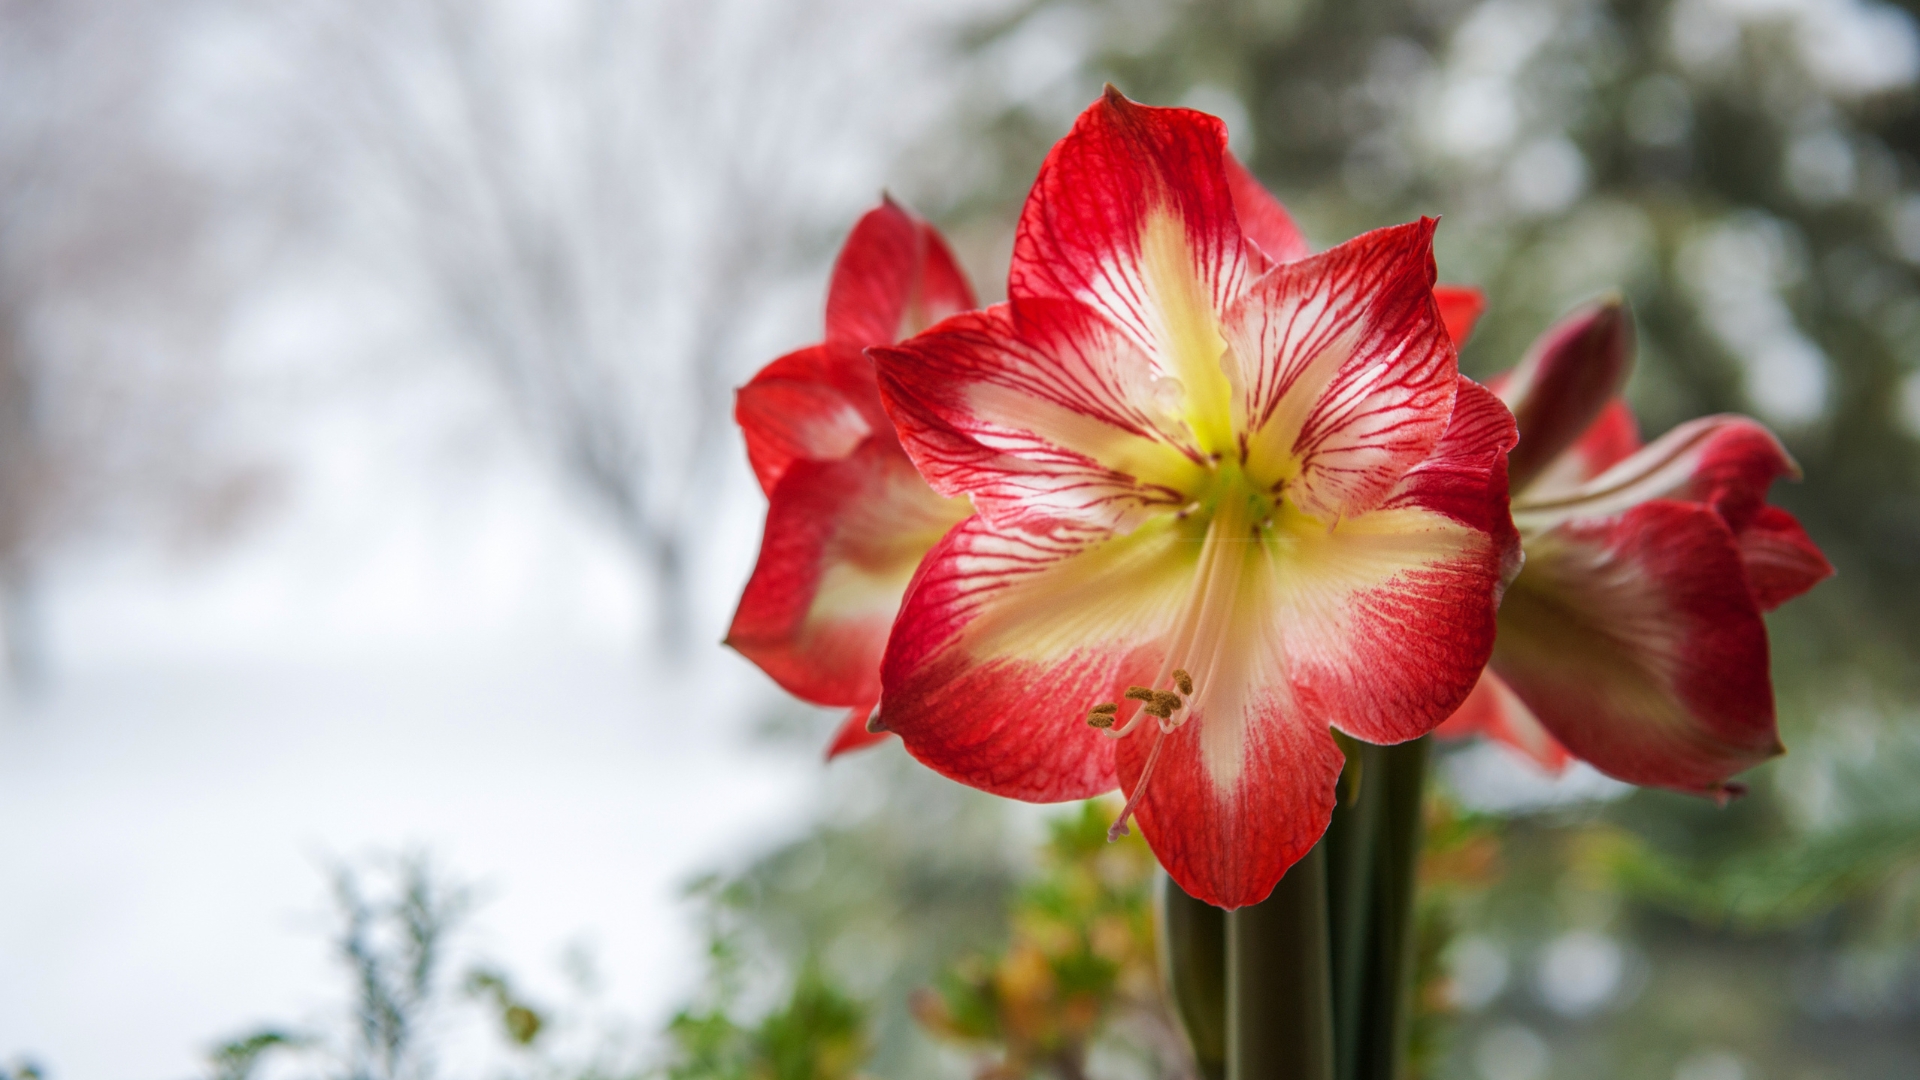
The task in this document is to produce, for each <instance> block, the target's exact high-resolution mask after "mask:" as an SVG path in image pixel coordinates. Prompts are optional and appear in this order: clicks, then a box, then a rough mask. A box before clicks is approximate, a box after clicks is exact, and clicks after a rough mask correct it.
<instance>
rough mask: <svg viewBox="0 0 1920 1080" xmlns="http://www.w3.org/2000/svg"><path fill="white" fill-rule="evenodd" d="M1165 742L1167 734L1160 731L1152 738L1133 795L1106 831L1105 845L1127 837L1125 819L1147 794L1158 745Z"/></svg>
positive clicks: (1158, 749) (1158, 756)
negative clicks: (1150, 746) (1151, 745)
mask: <svg viewBox="0 0 1920 1080" xmlns="http://www.w3.org/2000/svg"><path fill="white" fill-rule="evenodd" d="M1166 741H1167V733H1166V732H1165V731H1161V732H1160V733H1158V734H1156V735H1155V736H1154V737H1153V749H1151V750H1149V751H1147V763H1146V765H1145V766H1144V767H1142V768H1141V770H1140V779H1139V780H1137V781H1135V782H1134V785H1133V794H1132V795H1129V796H1128V797H1127V805H1125V806H1123V807H1121V808H1120V816H1119V817H1118V818H1117V819H1115V820H1114V823H1113V827H1112V828H1110V829H1108V830H1107V843H1109V844H1111V843H1113V842H1114V841H1115V840H1118V839H1120V838H1121V837H1123V836H1125V835H1127V819H1128V818H1130V817H1132V816H1133V808H1134V805H1135V804H1136V803H1138V802H1139V801H1140V796H1142V795H1145V794H1146V793H1147V781H1148V780H1149V779H1151V778H1152V777H1153V767H1154V765H1155V764H1156V763H1158V762H1159V760H1160V744H1161V743H1164V742H1166Z"/></svg>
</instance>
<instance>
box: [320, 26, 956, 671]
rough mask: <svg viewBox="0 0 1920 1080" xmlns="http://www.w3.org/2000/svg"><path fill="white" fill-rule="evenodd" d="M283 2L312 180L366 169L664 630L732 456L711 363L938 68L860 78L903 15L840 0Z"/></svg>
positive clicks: (889, 52)
mask: <svg viewBox="0 0 1920 1080" xmlns="http://www.w3.org/2000/svg"><path fill="white" fill-rule="evenodd" d="M298 10H299V15H298V16H296V17H295V18H294V19H293V20H292V21H293V23H294V25H295V28H296V31H297V34H296V40H301V41H304V42H307V43H309V44H310V46H311V49H310V54H309V55H308V57H307V58H306V63H305V71H304V75H305V77H304V78H303V80H302V85H303V87H304V88H305V92H306V98H307V100H305V101H304V103H303V111H304V112H305V113H306V114H307V115H308V116H310V117H312V118H313V119H314V120H315V121H316V122H317V124H318V130H320V131H321V132H322V133H323V134H324V136H325V137H326V138H328V139H329V143H330V145H333V146H336V147H338V148H339V152H340V153H341V155H342V156H343V157H344V158H345V159H346V163H345V165H344V166H343V165H341V164H340V163H335V166H334V168H333V169H332V170H330V171H331V172H332V173H333V177H332V179H333V181H334V182H335V183H337V184H338V185H339V190H338V191H337V192H335V194H336V195H337V196H338V197H339V198H340V199H341V200H343V202H344V203H345V204H347V205H348V206H349V207H351V209H353V210H358V209H360V208H361V207H362V206H364V205H367V204H368V203H369V195H370V193H377V195H375V196H374V198H373V200H372V205H374V206H376V207H378V208H379V210H381V211H384V212H385V215H384V218H385V220H384V224H385V225H386V227H387V231H389V232H391V233H392V234H393V235H394V236H395V238H396V239H397V240H398V244H399V247H400V253H401V258H402V259H404V260H406V261H407V262H408V263H409V264H410V268H411V269H412V271H413V273H414V275H415V277H416V278H417V280H419V281H420V283H421V285H422V288H423V290H424V292H425V294H426V295H425V298H424V299H425V303H426V305H427V306H428V308H429V310H432V311H435V312H437V313H438V314H439V315H440V317H441V319H442V321H443V322H444V324H445V325H446V326H447V327H448V328H449V329H450V330H451V331H452V333H453V334H454V336H455V338H456V339H457V341H458V342H459V343H460V344H461V346H462V347H463V349H464V350H465V351H466V352H467V353H468V354H469V355H471V356H472V358H473V359H474V360H475V361H477V362H478V363H479V364H480V365H481V366H482V367H483V368H484V369H485V371H487V372H488V373H489V374H490V375H492V376H493V377H494V379H495V381H496V382H497V384H498V385H499V386H500V388H501V389H502V390H503V391H504V392H505V394H506V395H507V397H508V399H509V400H510V401H511V403H512V405H513V406H514V408H515V409H516V410H517V411H518V413H519V414H520V416H521V417H522V418H523V419H524V421H525V423H526V425H527V427H528V429H529V430H530V432H531V433H532V435H533V437H534V439H535V441H536V442H537V444H538V445H539V446H540V447H541V448H542V449H543V451H544V452H545V453H546V454H547V455H548V456H549V457H550V459H551V460H552V461H553V462H554V463H555V465H556V466H557V467H558V469H559V470H560V472H561V474H562V475H563V476H564V477H566V478H567V479H568V480H569V481H570V482H571V483H572V484H573V485H574V487H576V488H577V489H578V490H580V491H581V492H583V493H584V494H585V495H586V496H587V497H588V498H589V500H590V501H591V503H592V504H594V505H596V506H597V507H598V508H599V509H600V510H602V511H604V513H605V516H606V519H607V520H608V521H609V522H611V524H612V526H613V529H614V531H615V532H616V533H617V535H618V536H619V537H620V539H621V540H622V542H623V543H624V544H625V546H626V548H627V549H628V551H630V552H631V554H632V556H633V558H634V560H635V562H636V564H637V565H638V566H639V568H640V569H641V570H642V572H643V574H645V575H646V577H647V578H648V579H649V580H651V581H652V583H653V585H654V588H655V590H656V593H657V598H656V600H657V602H656V604H655V605H654V610H655V612H656V613H657V619H658V623H657V629H658V631H659V634H660V636H661V638H662V639H663V641H664V642H665V643H667V644H669V645H673V646H676V647H677V646H679V645H681V644H682V640H681V638H682V635H683V633H684V631H686V630H687V629H688V627H687V625H686V620H687V617H688V615H689V611H688V607H687V605H688V597H687V596H686V595H685V590H686V589H687V588H688V576H689V573H690V567H689V565H688V563H689V557H690V549H689V545H690V544H692V543H694V542H695V539H696V537H697V536H698V535H699V533H700V530H701V528H702V527H703V526H704V524H705V522H706V520H707V517H708V516H709V513H710V511H711V509H712V508H713V505H714V502H713V499H712V498H711V495H712V488H713V485H714V483H715V481H716V479H717V478H718V477H719V476H720V475H722V473H721V471H720V466H721V464H722V463H723V462H728V461H731V460H734V459H735V457H736V451H735V450H734V448H733V444H732V442H731V441H730V440H731V430H732V429H731V426H730V425H729V424H728V422H727V420H728V415H729V413H730V411H731V405H732V389H733V387H734V386H735V385H736V384H738V383H739V382H741V381H743V379H744V377H745V375H746V374H747V373H748V372H750V371H751V369H752V367H753V366H755V365H757V364H759V363H763V362H765V361H766V360H768V359H770V358H771V356H772V354H773V352H774V351H776V350H777V349H778V348H779V347H780V342H781V341H783V340H794V341H796V342H797V341H798V340H799V338H798V337H794V336H792V335H793V331H792V330H791V329H789V324H790V320H784V319H783V318H782V316H783V315H784V314H785V312H784V310H783V309H782V306H781V305H780V303H778V301H779V300H780V299H781V295H782V293H783V291H785V290H787V289H788V288H789V287H790V286H791V284H792V282H793V279H794V277H795V273H796V271H797V270H801V269H806V270H809V271H811V270H813V269H815V267H814V266H813V263H812V262H811V261H810V260H813V259H817V258H818V257H819V256H820V255H821V254H823V253H824V252H825V251H826V250H829V249H828V248H827V243H828V241H829V240H830V239H837V236H838V234H839V233H840V232H841V231H842V230H844V228H845V227H846V224H847V223H848V222H849V221H851V220H852V218H853V216H854V213H855V210H856V208H857V207H859V206H860V205H862V204H865V203H869V202H871V201H872V200H873V199H874V197H875V196H876V195H877V193H878V188H879V182H880V178H881V176H883V175H884V171H885V168H886V158H887V153H888V151H889V149H890V144H891V142H893V141H895V140H897V137H898V136H897V135H896V134H895V132H897V131H898V130H900V129H901V128H902V127H903V126H907V127H909V129H910V128H911V127H912V126H914V125H916V124H919V123H924V117H927V116H930V115H932V111H931V105H932V103H933V102H935V101H937V100H938V98H939V94H940V88H939V83H938V81H937V80H932V79H923V80H920V81H919V82H917V83H915V84H912V85H911V86H903V87H891V88H889V89H888V91H887V92H885V93H876V92H874V90H875V84H876V83H877V82H880V81H884V80H885V79H886V78H887V77H888V75H889V73H891V72H895V71H903V70H911V69H912V68H913V64H914V58H915V57H916V56H917V55H919V51H918V50H919V46H920V45H921V44H922V43H923V41H924V39H925V38H926V36H927V35H925V34H924V33H923V32H920V31H919V28H920V27H921V26H922V25H923V23H924V21H925V19H926V16H924V15H920V16H915V15H913V14H912V13H911V12H910V11H909V12H907V13H906V14H904V15H903V14H896V13H883V12H880V11H877V10H875V9H872V8H869V7H861V6H860V5H857V4H855V3H852V2H851V0H805V2H801V3H772V2H767V0H724V2H718V3H710V4H683V3H672V2H666V0H656V2H648V3H633V4H620V3H604V2H594V0H580V2H575V3H566V4H528V3H516V2H512V0H497V2H490V3H483V4H459V3H452V2H450V0H406V2H403V3H398V4H395V3H385V2H383V3H350V4H344V5H343V4H337V3H325V4H310V5H304V6H302V7H300V8H299V9H298ZM860 176H866V177H870V179H867V180H865V181H861V180H854V181H853V182H852V183H851V184H849V182H848V181H849V178H852V177H860ZM850 189H851V190H850ZM804 310H807V311H809V312H814V311H817V310H818V299H817V298H813V299H811V301H810V302H809V303H808V305H807V306H806V308H805V309H804ZM804 333H805V332H804V331H802V332H801V336H804ZM757 350H763V351H764V354H762V352H761V351H757Z"/></svg>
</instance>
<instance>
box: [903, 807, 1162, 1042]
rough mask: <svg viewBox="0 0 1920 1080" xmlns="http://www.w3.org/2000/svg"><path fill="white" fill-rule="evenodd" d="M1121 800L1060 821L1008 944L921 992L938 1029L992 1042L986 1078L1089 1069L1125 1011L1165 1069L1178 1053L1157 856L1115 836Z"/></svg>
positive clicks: (924, 1018) (925, 1017) (956, 967)
mask: <svg viewBox="0 0 1920 1080" xmlns="http://www.w3.org/2000/svg"><path fill="white" fill-rule="evenodd" d="M1119 809H1120V808H1119V805H1118V804H1117V803H1111V802H1108V801H1105V800H1093V801H1090V802H1087V803H1084V804H1082V805H1081V806H1080V807H1079V809H1078V810H1077V812H1071V813H1068V814H1064V815H1062V816H1059V817H1056V818H1055V819H1053V820H1052V821H1051V822H1049V824H1048V837H1047V842H1046V845H1045V847H1044V848H1043V849H1042V855H1041V862H1040V868H1039V873H1038V874H1037V875H1036V876H1035V877H1034V878H1033V879H1032V880H1031V881H1029V882H1027V883H1026V884H1025V885H1023V886H1022V887H1021V888H1020V890H1019V893H1018V895H1017V897H1016V899H1015V900H1014V903H1013V910H1012V912H1011V915H1010V918H1009V925H1010V927H1011V938H1010V940H1009V941H1008V943H1007V944H1006V946H1005V947H1004V948H1003V949H1000V950H998V951H994V952H981V953H975V954H972V955H969V956H967V957H965V958H963V959H961V960H960V961H958V962H956V963H954V964H953V965H951V966H949V967H948V968H947V969H946V971H945V972H943V973H942V975H941V977H940V979H939V981H938V984H937V989H924V990H922V991H920V992H919V993H918V994H917V995H916V996H915V998H914V1012H915V1015H916V1016H917V1017H918V1018H919V1020H920V1023H921V1024H922V1026H924V1027H925V1028H926V1029H927V1030H928V1031H930V1032H932V1033H934V1034H935V1035H938V1036H940V1037H942V1038H945V1039H949V1040H953V1041H956V1042H959V1043H962V1044H965V1045H972V1046H974V1047H976V1048H985V1053H984V1054H983V1055H982V1058H983V1060H982V1062H981V1063H980V1065H979V1067H978V1071H977V1072H976V1073H975V1075H976V1076H978V1077H979V1078H981V1080H1021V1078H1025V1077H1029V1076H1055V1077H1060V1078H1062V1080H1079V1078H1081V1077H1084V1076H1086V1075H1087V1057H1088V1051H1089V1049H1090V1048H1091V1045H1092V1043H1093V1042H1094V1040H1095V1039H1096V1038H1097V1037H1098V1036H1099V1035H1100V1034H1101V1033H1102V1032H1103V1030H1105V1029H1106V1028H1107V1027H1108V1025H1109V1024H1111V1023H1114V1021H1115V1020H1116V1018H1117V1017H1124V1024H1123V1026H1124V1028H1125V1031H1124V1034H1125V1035H1128V1036H1132V1037H1133V1046H1132V1049H1133V1050H1134V1051H1135V1052H1136V1053H1138V1054H1139V1055H1141V1056H1143V1057H1144V1058H1146V1059H1147V1060H1149V1061H1151V1062H1152V1063H1153V1064H1154V1065H1155V1066H1156V1069H1157V1074H1160V1075H1165V1073H1164V1072H1159V1071H1158V1067H1159V1066H1161V1065H1162V1064H1163V1062H1162V1061H1161V1059H1162V1058H1164V1057H1169V1056H1172V1057H1174V1059H1175V1061H1176V1062H1177V1061H1178V1045H1179V1035H1178V1033H1177V1030H1176V1029H1175V1028H1174V1027H1173V1024H1172V1020H1171V1017H1170V1015H1169V1013H1168V1011H1167V1006H1166V1002H1165V1000H1164V998H1163V996H1162V994H1161V990H1160V982H1159V974H1158V965H1157V959H1156V956H1157V954H1156V950H1155V944H1154V916H1153V904H1152V888H1151V886H1152V882H1153V879H1154V876H1155V874H1156V864H1155V862H1154V859H1153V852H1152V851H1150V850H1149V849H1148V848H1147V845H1146V842H1145V841H1144V840H1142V839H1141V838H1140V837H1139V835H1138V834H1129V835H1127V836H1124V837H1122V838H1120V840H1119V841H1118V842H1109V841H1108V840H1107V828H1108V826H1109V825H1111V824H1112V822H1113V819H1114V816H1115V815H1116V814H1117V813H1118V812H1119ZM1117 1034H1119V1033H1117Z"/></svg>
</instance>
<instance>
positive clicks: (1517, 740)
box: [1433, 671, 1573, 776]
mask: <svg viewBox="0 0 1920 1080" xmlns="http://www.w3.org/2000/svg"><path fill="white" fill-rule="evenodd" d="M1433 734H1434V737H1435V738H1440V739H1465V738H1470V737H1472V736H1475V735H1484V736H1486V737H1487V738H1489V739H1492V740H1494V741H1495V742H1499V743H1502V744H1504V745H1506V746H1509V747H1511V748H1513V749H1514V750H1516V751H1518V752H1519V753H1520V754H1521V755H1522V756H1524V757H1525V758H1527V759H1528V760H1529V761H1531V762H1533V763H1534V764H1535V765H1538V766H1540V768H1541V769H1543V770H1545V771H1546V772H1547V773H1549V774H1550V775H1553V776H1558V775H1560V774H1561V773H1563V772H1565V771H1567V766H1568V765H1571V764H1572V763H1573V755H1572V754H1569V753H1567V748H1566V747H1564V746H1561V745H1560V742H1559V740H1557V739H1555V738H1554V737H1553V735H1552V734H1551V733H1550V732H1548V731H1547V729H1546V727H1545V726H1543V725H1542V724H1541V723H1540V718H1539V717H1537V716H1535V715H1533V710H1532V709H1529V708H1527V703H1526V702H1524V701H1521V700H1520V697H1519V695H1517V694H1515V693H1514V692H1513V690H1512V688H1511V687H1509V686H1508V685H1507V684H1506V683H1504V682H1501V681H1500V676H1498V675H1495V674H1494V673H1493V672H1491V671H1483V672H1481V673H1480V681H1479V682H1477V683H1475V684H1474V686H1473V693H1471V694H1468V695H1467V700H1466V701H1464V702H1462V703H1461V705H1460V708H1459V710H1458V711H1456V712H1455V713H1454V714H1453V715H1452V716H1449V717H1447V721H1446V723H1444V724H1441V725H1440V726H1439V727H1437V728H1434V729H1433Z"/></svg>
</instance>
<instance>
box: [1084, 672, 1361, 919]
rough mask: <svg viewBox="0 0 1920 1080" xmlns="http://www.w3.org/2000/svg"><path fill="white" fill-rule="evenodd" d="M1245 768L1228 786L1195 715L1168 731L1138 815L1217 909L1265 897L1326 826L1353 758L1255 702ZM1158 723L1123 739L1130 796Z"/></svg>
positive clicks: (1180, 874) (1192, 886) (1162, 856)
mask: <svg viewBox="0 0 1920 1080" xmlns="http://www.w3.org/2000/svg"><path fill="white" fill-rule="evenodd" d="M1244 727H1245V730H1246V731H1247V733H1248V734H1247V737H1246V739H1245V740H1244V744H1243V746H1242V748H1241V751H1240V752H1241V760H1242V763H1243V768H1242V770H1241V772H1240V774H1239V775H1238V777H1237V778H1236V779H1235V781H1234V782H1233V784H1232V785H1231V786H1229V787H1228V788H1227V789H1226V790H1225V791H1224V792H1223V791H1221V790H1220V788H1219V787H1218V785H1217V784H1216V783H1215V780H1214V777H1213V775H1212V770H1210V769H1209V767H1208V764H1207V757H1208V754H1207V752H1206V749H1205V747H1204V745H1203V744H1204V742H1205V740H1206V729H1205V728H1204V727H1202V726H1201V722H1200V721H1189V722H1188V723H1186V724H1184V725H1182V726H1181V727H1179V728H1176V729H1174V730H1173V731H1171V732H1168V733H1167V734H1166V735H1165V736H1164V742H1162V744H1161V746H1160V754H1159V760H1158V761H1156V762H1155V763H1154V767H1153V773H1152V776H1151V777H1150V779H1149V781H1148V784H1147V790H1146V793H1145V794H1144V795H1143V796H1142V797H1141V799H1140V801H1139V802H1138V803H1137V804H1136V805H1135V808H1134V818H1135V820H1136V821H1137V822H1138V824H1139V826H1140V831H1141V833H1142V835H1144V836H1145V837H1146V840H1147V843H1148V844H1149V845H1150V846H1152V848H1153V852H1154V855H1155V856H1157V857H1158V858H1159V860H1160V865H1161V866H1162V867H1164V868H1165V869H1166V871H1167V873H1168V874H1169V875H1171V876H1172V877H1173V880H1174V881H1176V882H1178V883H1179V884H1180V887H1181V888H1182V889H1184V890H1186V892H1187V894H1188V895H1190V896H1193V897H1197V898H1198V899H1200V900H1204V901H1206V902H1207V903H1209V904H1212V905H1214V906H1215V907H1223V908H1236V907H1243V906H1245V905H1247V904H1257V903H1259V902H1260V901H1262V900H1264V899H1266V898H1267V895H1268V894H1269V893H1271V892H1272V891H1273V887H1274V886H1275V885H1277V884H1279V882H1280V878H1281V876H1282V875H1284V874H1285V873H1286V872H1287V870H1288V869H1289V868H1290V867H1292V866H1293V864H1294V863H1296V862H1298V861H1299V860H1300V858H1301V856H1303V855H1305V854H1306V853H1307V852H1308V851H1309V850H1311V849H1312V847H1313V845H1314V844H1316V843H1318V842H1319V841H1320V837H1321V835H1322V834H1324V833H1325V832H1326V831H1327V824H1328V822H1330V821H1331V820H1332V818H1333V804H1334V801H1335V799H1336V794H1335V791H1336V788H1337V786H1338V781H1339V779H1340V768H1341V765H1342V764H1343V763H1344V761H1345V758H1344V756H1343V755H1342V754H1341V753H1340V748H1339V747H1338V746H1337V745H1336V744H1335V743H1334V741H1333V738H1332V736H1330V735H1328V734H1327V732H1326V730H1325V729H1324V728H1319V729H1316V728H1313V727H1310V726H1309V725H1307V724H1304V723H1301V722H1299V718H1298V717H1297V716H1289V715H1287V714H1285V713H1284V712H1282V711H1280V709H1279V708H1278V707H1277V706H1276V707H1265V706H1256V707H1254V709H1253V710H1252V714H1251V715H1250V716H1248V718H1247V720H1246V723H1245V724H1244ZM1161 737H1162V736H1161V735H1160V730H1159V728H1158V727H1156V726H1151V725H1142V727H1141V728H1140V729H1137V730H1135V731H1133V732H1132V733H1131V734H1129V735H1128V736H1127V737H1125V738H1123V739H1121V740H1120V745H1119V756H1118V765H1119V770H1120V779H1121V787H1122V789H1123V790H1126V791H1128V792H1129V793H1131V792H1132V791H1134V790H1135V789H1136V788H1137V787H1138V785H1139V783H1140V775H1141V771H1142V769H1143V767H1144V765H1145V763H1146V759H1147V756H1148V755H1149V754H1150V753H1152V750H1153V743H1154V740H1155V739H1156V738H1161Z"/></svg>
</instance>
